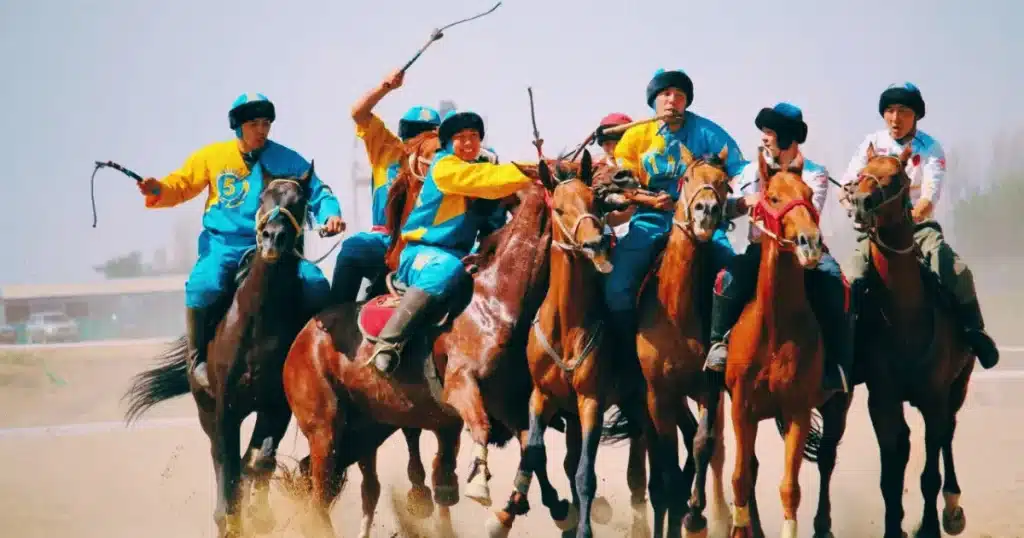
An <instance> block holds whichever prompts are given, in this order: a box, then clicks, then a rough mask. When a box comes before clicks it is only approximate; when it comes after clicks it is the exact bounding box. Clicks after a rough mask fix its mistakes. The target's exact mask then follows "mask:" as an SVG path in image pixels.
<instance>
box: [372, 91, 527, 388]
mask: <svg viewBox="0 0 1024 538" xmlns="http://www.w3.org/2000/svg"><path fill="white" fill-rule="evenodd" d="M438 134H439V138H440V142H441V149H440V150H438V152H437V153H436V154H435V155H434V160H433V162H431V164H430V169H429V170H428V172H427V174H426V177H425V178H424V179H423V190H421V191H420V194H419V198H418V199H417V201H416V207H415V208H414V209H413V210H412V213H410V214H409V217H408V219H407V220H406V222H405V225H404V226H403V227H402V237H403V238H404V239H405V240H406V241H408V242H409V244H408V245H407V246H406V247H405V249H404V250H403V251H402V255H401V259H400V261H399V266H398V273H397V277H398V279H399V280H400V281H402V282H404V283H405V284H406V285H407V286H408V289H407V290H406V292H405V295H404V296H403V297H402V301H401V303H400V304H399V305H398V307H397V308H396V310H395V312H394V314H393V315H392V316H391V319H389V320H388V322H387V324H386V325H384V327H383V328H382V329H381V331H380V334H379V335H378V338H379V342H378V343H377V345H376V346H375V347H374V350H373V357H372V359H373V362H374V366H376V368H377V369H378V370H379V371H381V372H382V373H385V374H390V373H391V372H393V371H394V369H395V368H396V367H397V366H398V358H399V354H400V353H401V350H402V347H403V346H404V345H405V342H406V340H407V338H408V335H409V334H410V333H411V331H412V330H414V329H415V326H416V325H417V321H418V320H419V319H421V318H422V317H423V316H424V314H425V313H427V312H429V310H430V307H431V306H433V305H436V304H440V303H442V302H443V301H444V300H445V299H446V298H447V297H448V295H450V294H451V293H452V292H453V291H454V290H456V289H458V287H459V285H460V284H461V283H462V282H463V280H462V278H464V277H465V276H467V273H466V270H465V268H464V266H463V262H462V258H464V257H465V256H466V255H467V254H468V253H469V251H470V249H471V248H472V247H473V243H474V241H475V240H476V238H477V234H478V233H479V231H480V228H481V226H482V225H483V224H484V223H485V221H488V220H490V219H491V218H492V215H494V214H495V209H496V208H495V207H487V208H485V209H483V210H476V208H474V207H472V204H471V202H474V200H473V199H474V198H482V199H484V200H488V201H491V200H495V201H496V200H501V199H502V198H506V197H508V196H510V195H512V194H515V193H516V192H517V191H519V190H520V189H522V188H524V187H527V186H529V185H530V184H531V183H532V182H533V180H532V179H530V178H529V177H527V176H526V175H524V174H523V173H522V172H521V171H520V170H519V168H517V167H516V166H515V165H514V164H493V163H491V162H487V161H486V160H484V159H480V150H481V148H480V142H481V140H482V139H483V137H484V121H483V119H482V118H481V117H480V116H479V115H478V114H476V113H473V112H468V111H466V112H456V111H454V110H452V111H450V112H449V113H448V114H447V115H446V116H445V118H444V120H442V121H441V126H440V129H439V131H438ZM487 205H488V206H490V204H487Z"/></svg>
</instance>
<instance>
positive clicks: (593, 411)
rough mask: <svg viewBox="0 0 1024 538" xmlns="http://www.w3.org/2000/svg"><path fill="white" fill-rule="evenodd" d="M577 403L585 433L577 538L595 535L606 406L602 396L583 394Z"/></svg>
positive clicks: (578, 475) (578, 476)
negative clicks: (599, 451) (593, 522)
mask: <svg viewBox="0 0 1024 538" xmlns="http://www.w3.org/2000/svg"><path fill="white" fill-rule="evenodd" d="M576 406H577V409H578V410H579V416H580V429H581V432H582V436H581V440H582V447H581V448H582V450H581V451H580V459H579V462H578V463H577V465H576V491H577V493H578V494H579V499H580V508H579V518H580V524H579V526H578V527H577V529H576V537H577V538H592V537H593V536H594V529H593V528H592V526H591V521H590V511H591V507H592V504H593V502H594V496H595V495H596V494H597V468H596V465H597V449H598V443H599V442H600V441H601V428H602V426H603V424H602V421H601V419H602V417H603V416H604V405H602V402H601V400H600V398H597V397H594V396H589V395H583V394H580V395H578V396H577V397H576Z"/></svg>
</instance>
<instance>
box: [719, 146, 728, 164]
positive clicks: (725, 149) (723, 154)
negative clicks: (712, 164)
mask: <svg viewBox="0 0 1024 538" xmlns="http://www.w3.org/2000/svg"><path fill="white" fill-rule="evenodd" d="M728 159H729V144H723V145H722V151H719V152H718V160H720V161H722V162H723V163H724V162H725V161H726V160H728Z"/></svg>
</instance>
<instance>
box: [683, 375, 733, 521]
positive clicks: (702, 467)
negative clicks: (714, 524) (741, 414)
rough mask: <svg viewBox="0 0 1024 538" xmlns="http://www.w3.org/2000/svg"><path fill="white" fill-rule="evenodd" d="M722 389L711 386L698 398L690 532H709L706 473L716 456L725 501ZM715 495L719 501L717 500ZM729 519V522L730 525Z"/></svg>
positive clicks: (719, 487) (718, 485)
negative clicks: (723, 487)
mask: <svg viewBox="0 0 1024 538" xmlns="http://www.w3.org/2000/svg"><path fill="white" fill-rule="evenodd" d="M721 396H722V393H721V391H716V390H713V389H712V390H710V391H709V393H708V395H707V396H706V398H705V399H704V400H703V404H704V405H702V402H700V401H698V403H697V407H698V411H699V415H700V421H699V423H698V425H697V434H696V436H695V437H694V440H693V450H692V451H691V453H690V457H689V458H688V459H689V460H690V461H693V462H694V463H695V464H696V467H697V469H696V471H697V472H696V474H695V475H694V483H693V493H692V495H691V497H690V510H689V512H688V513H687V514H686V517H684V518H683V527H684V528H685V529H686V534H687V536H690V537H699V536H707V520H706V519H705V518H704V508H705V507H706V506H707V494H706V491H707V476H708V474H707V473H708V465H709V464H711V463H712V459H713V458H715V457H717V467H718V471H716V475H715V482H716V483H715V486H716V488H717V491H716V494H717V495H721V496H722V502H723V503H724V502H725V497H724V493H723V492H722V483H721V480H722V475H721V466H722V465H723V464H724V461H725V458H724V454H722V452H724V449H723V450H720V449H719V446H718V445H720V444H723V443H722V439H721V434H722V428H721V423H722V417H721V410H722V397H721ZM717 495H716V504H717V501H718V499H717ZM727 514H728V508H726V511H725V512H721V513H720V514H719V515H721V516H726V517H727ZM727 524H728V523H726V525H727Z"/></svg>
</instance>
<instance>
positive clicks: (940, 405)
mask: <svg viewBox="0 0 1024 538" xmlns="http://www.w3.org/2000/svg"><path fill="white" fill-rule="evenodd" d="M911 151H912V150H911V147H910V145H909V144H908V145H907V146H906V148H905V149H904V150H903V153H902V154H901V155H899V157H896V156H891V155H878V154H876V153H875V148H874V147H873V146H871V145H869V146H868V149H867V164H866V165H865V167H864V169H863V170H862V171H861V172H860V175H859V177H858V179H857V181H856V182H854V183H851V184H850V190H852V193H851V196H850V198H851V201H852V204H853V207H854V211H853V216H854V222H855V223H856V224H857V226H858V227H860V228H861V229H862V230H863V231H865V232H867V235H868V237H869V238H870V241H871V261H872V266H873V267H874V274H872V275H871V278H870V280H869V281H868V282H869V284H868V285H869V286H872V289H870V290H869V292H868V294H867V295H866V296H865V297H864V308H863V309H861V312H862V314H861V318H860V319H859V320H858V321H857V324H858V326H857V333H858V334H857V346H856V349H857V358H858V363H859V365H860V368H858V374H859V375H860V376H862V377H863V379H864V381H865V383H866V384H867V389H868V395H869V396H868V410H869V412H870V414H871V422H872V424H873V425H874V428H875V435H876V436H877V438H878V445H879V452H880V455H881V459H882V470H881V473H882V475H881V489H882V497H883V499H884V501H885V536H886V538H893V537H899V536H906V533H904V532H903V530H902V529H901V526H902V522H903V481H904V474H905V473H906V467H907V460H908V458H909V457H910V429H909V427H908V426H907V422H906V420H905V419H904V415H903V402H909V403H910V404H911V405H913V406H914V407H916V408H918V410H920V411H921V416H922V417H923V418H924V425H925V464H924V470H923V471H922V472H921V494H922V496H923V497H924V513H923V516H922V519H921V524H920V526H919V527H918V529H917V530H916V531H915V536H917V537H920V538H925V537H937V536H940V531H939V517H938V509H937V507H936V497H937V496H938V494H939V487H940V485H941V487H942V494H943V498H944V500H945V507H944V508H943V510H942V527H943V529H944V530H945V531H946V533H948V534H951V535H957V534H960V533H961V532H963V530H964V528H965V527H966V523H967V521H966V518H965V516H964V511H963V508H962V507H961V506H960V502H959V501H960V485H959V483H958V482H957V478H956V468H955V466H954V463H953V434H954V431H955V429H956V415H957V412H959V411H960V408H961V406H962V405H963V403H964V399H965V398H966V396H967V385H968V383H969V381H970V378H971V372H972V371H973V369H974V357H972V356H971V354H970V353H969V351H968V348H967V347H966V345H965V342H963V341H962V340H961V339H960V336H959V335H960V331H958V330H957V326H956V324H955V323H954V320H953V318H952V312H951V309H950V305H951V304H955V303H952V302H951V300H949V299H947V298H946V297H944V296H943V295H942V294H943V292H941V291H937V290H939V286H938V283H936V282H934V281H933V280H932V278H933V277H932V276H931V274H930V272H928V271H927V270H926V269H924V268H923V267H922V266H921V263H920V260H919V259H918V251H917V249H916V248H915V243H914V223H913V221H912V220H911V218H910V212H909V210H908V208H909V207H910V202H909V188H910V178H909V177H908V176H907V173H906V171H905V170H906V166H907V161H908V159H910V157H911ZM851 299H853V300H855V301H856V300H859V297H856V295H855V296H854V297H851ZM854 311H855V312H856V311H857V310H854ZM940 450H941V453H942V463H943V464H944V466H945V483H942V475H941V474H940V473H939V452H940Z"/></svg>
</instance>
